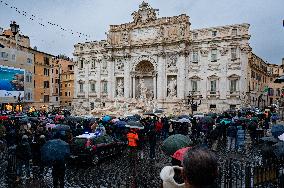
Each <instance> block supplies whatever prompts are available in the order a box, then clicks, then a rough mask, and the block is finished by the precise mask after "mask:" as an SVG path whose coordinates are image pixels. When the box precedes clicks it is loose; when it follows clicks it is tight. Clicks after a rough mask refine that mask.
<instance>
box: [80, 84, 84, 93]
mask: <svg viewBox="0 0 284 188" xmlns="http://www.w3.org/2000/svg"><path fill="white" fill-rule="evenodd" d="M79 88H80V90H79V91H80V93H83V92H84V84H82V83H80V84H79Z"/></svg>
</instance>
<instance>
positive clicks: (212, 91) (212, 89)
mask: <svg viewBox="0 0 284 188" xmlns="http://www.w3.org/2000/svg"><path fill="white" fill-rule="evenodd" d="M216 91H217V80H211V81H210V94H216Z"/></svg>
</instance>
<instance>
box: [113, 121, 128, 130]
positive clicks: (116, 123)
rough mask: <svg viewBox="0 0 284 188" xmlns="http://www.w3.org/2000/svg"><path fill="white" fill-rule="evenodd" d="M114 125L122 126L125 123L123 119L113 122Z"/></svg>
mask: <svg viewBox="0 0 284 188" xmlns="http://www.w3.org/2000/svg"><path fill="white" fill-rule="evenodd" d="M114 125H115V126H116V127H119V128H122V127H125V125H127V123H126V122H125V121H117V122H115V123H114Z"/></svg>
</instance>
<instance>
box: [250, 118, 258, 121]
mask: <svg viewBox="0 0 284 188" xmlns="http://www.w3.org/2000/svg"><path fill="white" fill-rule="evenodd" d="M250 120H251V121H256V122H258V121H259V119H258V117H252V118H251V119H250Z"/></svg>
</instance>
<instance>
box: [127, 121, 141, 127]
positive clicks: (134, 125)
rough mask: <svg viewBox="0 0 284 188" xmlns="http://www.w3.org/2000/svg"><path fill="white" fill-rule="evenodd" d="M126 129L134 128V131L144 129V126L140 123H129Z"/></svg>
mask: <svg viewBox="0 0 284 188" xmlns="http://www.w3.org/2000/svg"><path fill="white" fill-rule="evenodd" d="M125 127H129V128H133V129H144V126H143V125H142V124H141V123H140V122H139V121H129V122H127V125H125Z"/></svg>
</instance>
